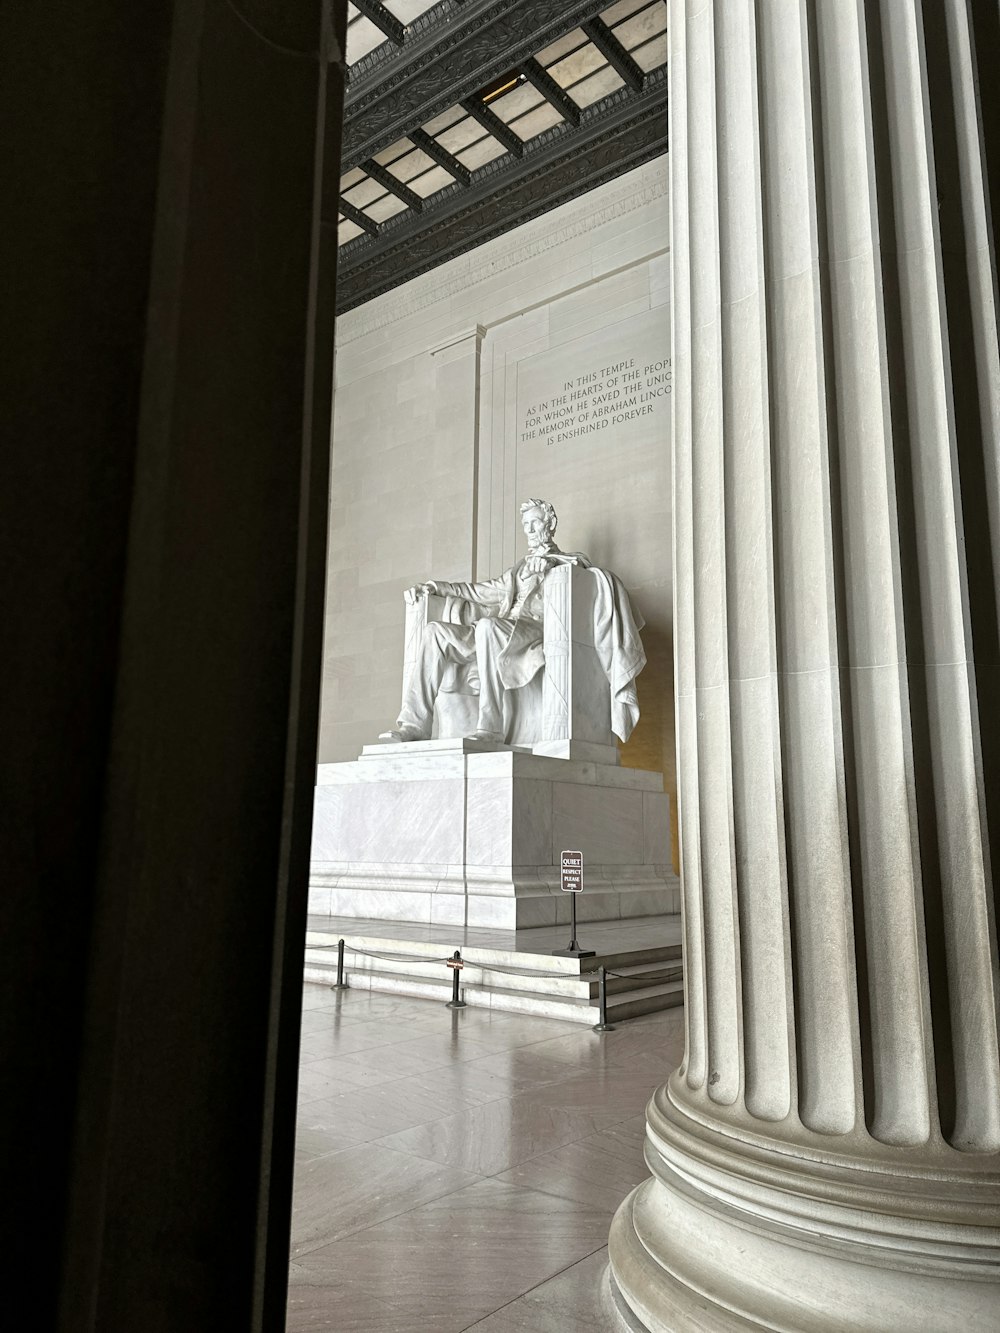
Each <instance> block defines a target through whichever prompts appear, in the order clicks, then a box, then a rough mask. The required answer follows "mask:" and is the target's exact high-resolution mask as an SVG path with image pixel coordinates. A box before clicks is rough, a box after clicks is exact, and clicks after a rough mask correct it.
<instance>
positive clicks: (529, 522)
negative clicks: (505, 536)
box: [521, 500, 559, 548]
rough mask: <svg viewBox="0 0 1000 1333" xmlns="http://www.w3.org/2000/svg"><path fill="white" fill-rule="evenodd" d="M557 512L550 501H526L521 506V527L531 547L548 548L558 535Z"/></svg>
mask: <svg viewBox="0 0 1000 1333" xmlns="http://www.w3.org/2000/svg"><path fill="white" fill-rule="evenodd" d="M558 522H559V520H558V518H556V511H555V509H554V508H553V506H552V505H550V504H549V502H548V500H525V502H524V504H523V505H522V506H521V527H522V528H524V535H525V536H526V537H527V539H528V545H529V547H532V548H534V547H536V546H548V544H549V543H550V542H551V541H552V538H553V537H554V536H555V533H556V525H557V524H558Z"/></svg>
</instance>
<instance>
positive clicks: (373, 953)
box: [307, 939, 663, 1032]
mask: <svg viewBox="0 0 1000 1333" xmlns="http://www.w3.org/2000/svg"><path fill="white" fill-rule="evenodd" d="M334 947H336V950H337V980H336V982H335V983H334V984H333V986H332V987H331V989H332V990H347V989H348V983H347V981H346V980H345V979H344V977H345V973H344V955H345V953H346V951H347V950H348V949H350V951H351V953H354V954H360V955H362V956H363V957H365V958H377V959H379V960H380V961H382V962H387V963H426V964H433V963H443V964H444V966H445V967H447V968H449V970H450V971H451V974H452V975H451V999H450V1000H449V1001H448V1002H447V1003H448V1008H449V1009H465V1008H466V1002H465V1000H463V999H462V998H461V994H460V973H461V972H462V970H463V969H464V968H465V966H466V960H465V959H464V958H463V957H462V952H461V950H460V949H456V950H455V951H454V953H451V954H449V955H448V956H447V957H445V958H432V957H427V956H426V955H423V954H413V953H382V952H379V951H377V950H375V949H361V948H359V947H358V946H357V945H356V944H348V943H347V941H346V940H345V939H339V940H338V941H337V943H336V946H334V945H332V944H310V945H307V948H309V949H314V950H320V949H332V948H334ZM468 966H469V967H476V968H478V969H479V971H480V972H501V973H503V974H504V975H506V976H512V977H540V978H544V979H552V980H557V981H565V980H567V979H569V980H574V979H575V977H574V974H573V973H570V972H539V971H537V970H535V969H534V968H526V967H504V966H502V965H501V964H500V963H481V962H475V961H473V962H469V963H468ZM662 972H663V968H662V966H658V967H656V968H654V969H653V970H652V971H649V972H615V971H614V970H613V969H612V968H609V967H605V966H604V964H603V963H602V964H601V965H600V966H599V967H598V969H597V1012H598V1021H597V1022H596V1023H595V1024H594V1025H593V1030H594V1032H614V1030H615V1028H616V1026H617V1024H615V1023H609V1022H608V977H618V978H619V979H620V980H622V981H642V980H644V979H646V978H662ZM583 975H584V974H583V973H580V978H581V979H582V978H583Z"/></svg>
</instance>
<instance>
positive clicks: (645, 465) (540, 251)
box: [320, 158, 676, 823]
mask: <svg viewBox="0 0 1000 1333" xmlns="http://www.w3.org/2000/svg"><path fill="white" fill-rule="evenodd" d="M667 260H668V255H667V215H666V159H665V158H660V159H658V160H656V161H655V162H652V163H649V164H647V165H646V166H644V167H641V168H639V169H637V170H635V171H632V172H629V173H628V174H627V175H625V176H622V177H620V178H619V179H618V180H616V181H613V182H611V183H610V184H609V185H606V186H604V187H602V188H601V189H598V190H594V191H592V192H591V193H589V194H587V195H585V196H583V197H582V198H581V199H579V200H576V201H574V202H572V203H570V204H566V205H564V206H563V207H561V208H559V209H555V210H553V211H552V212H551V213H548V214H546V215H545V216H544V217H541V218H538V219H536V220H535V221H533V222H530V223H528V224H526V225H525V226H523V227H520V228H518V229H517V230H516V231H514V232H510V233H508V234H507V235H505V236H502V237H500V238H499V239H497V240H496V241H493V242H490V243H489V244H487V245H484V246H481V247H479V248H478V249H477V250H475V251H472V252H471V253H470V254H467V255H463V256H461V257H459V258H458V259H455V260H453V261H451V262H450V263H447V264H444V265H442V266H441V267H439V268H437V269H435V270H434V271H433V272H431V273H429V274H426V275H425V276H423V277H421V278H417V279H415V280H414V281H412V282H409V283H407V284H405V285H404V286H402V287H400V288H397V289H396V290H395V291H392V292H390V293H388V294H386V295H385V296H383V297H379V298H377V299H376V300H374V301H370V302H368V303H367V304H366V305H364V306H361V307H359V308H358V309H356V310H353V311H350V312H349V313H348V314H346V315H345V316H343V317H342V318H341V320H340V321H339V323H338V328H337V349H338V350H337V367H336V369H337V374H336V409H335V417H334V432H333V454H332V481H331V514H330V518H331V522H330V549H329V563H328V569H329V575H328V584H327V623H326V645H325V655H324V692H323V707H322V717H321V730H320V758H321V760H322V761H324V762H332V761H337V760H347V759H353V758H355V757H356V756H357V754H358V753H359V751H360V749H361V746H362V745H363V744H365V743H367V742H370V741H372V740H373V739H374V737H375V736H376V735H377V733H378V732H379V731H380V730H382V729H384V727H385V726H387V725H388V724H389V723H391V722H392V721H393V720H394V719H395V717H396V712H397V709H398V705H399V689H400V679H401V670H402V647H403V610H402V591H403V589H404V587H406V586H407V585H408V584H410V583H412V582H416V581H419V580H423V579H427V578H434V577H437V578H445V579H468V578H471V577H474V578H484V577H488V576H490V575H492V574H496V573H498V572H499V571H500V570H501V569H502V568H504V567H505V566H507V565H509V564H510V563H512V561H513V560H514V559H515V558H517V556H518V555H519V554H520V551H521V546H522V543H523V538H522V537H521V533H520V525H519V523H518V512H517V509H518V503H519V501H520V500H521V499H523V498H525V497H527V496H528V495H540V496H543V497H544V498H546V499H551V500H552V501H553V503H555V505H556V507H557V509H558V510H559V514H560V528H559V533H558V540H559V543H560V545H561V546H563V547H564V549H567V550H582V551H586V552H587V554H588V555H589V556H590V557H591V559H593V560H594V561H596V562H597V563H599V564H603V565H606V566H608V567H609V568H611V569H614V570H615V572H616V573H618V574H620V575H621V576H622V578H623V579H624V580H625V582H626V583H627V585H628V586H629V588H630V589H631V590H632V592H633V594H634V597H635V601H636V604H637V605H638V606H639V608H640V609H641V611H642V613H643V614H644V616H645V617H646V620H647V624H648V628H647V629H646V631H645V632H644V636H643V637H644V641H645V643H646V649H647V653H648V656H649V665H648V666H647V668H646V670H645V672H644V673H643V675H642V677H641V678H640V682H639V698H640V706H641V709H642V718H641V720H640V723H639V726H638V727H637V729H636V732H635V733H634V736H633V738H632V740H631V741H630V742H629V744H628V746H626V747H624V749H623V754H622V761H623V763H626V764H629V765H631V766H633V767H639V768H649V769H658V770H662V771H663V772H664V775H665V780H666V785H667V789H668V791H669V792H670V793H671V795H672V796H673V794H674V792H675V789H676V787H675V778H674V757H673V755H674V743H673V669H672V662H673V653H672V631H671V624H672V615H671V591H670V589H671V528H670V448H669V428H670V427H669V423H670V410H669V409H670V390H671V380H670V352H669V339H670V328H669V326H670V309H669V286H668V275H667ZM674 822H675V823H676V821H674Z"/></svg>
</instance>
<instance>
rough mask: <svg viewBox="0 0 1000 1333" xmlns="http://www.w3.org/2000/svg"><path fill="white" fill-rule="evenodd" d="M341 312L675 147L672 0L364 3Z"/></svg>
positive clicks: (347, 168)
mask: <svg viewBox="0 0 1000 1333" xmlns="http://www.w3.org/2000/svg"><path fill="white" fill-rule="evenodd" d="M347 8H348V34H347V63H348V70H349V87H348V94H347V102H346V107H345V122H344V141H343V158H342V165H341V171H342V174H341V178H340V205H339V221H338V240H339V246H340V260H339V273H338V280H337V286H338V293H339V298H340V309H341V311H342V312H343V311H345V310H349V309H351V308H352V307H353V306H356V305H359V304H360V303H361V302H362V301H367V300H369V299H371V298H372V297H373V296H377V295H379V294H380V293H382V292H385V291H388V290H389V289H390V288H392V287H394V286H396V285H398V284H399V283H402V282H406V281H407V280H408V279H409V278H413V277H416V276H417V274H419V273H423V272H426V271H427V270H428V269H430V268H432V267H433V266H434V265H435V264H439V263H442V262H443V261H444V260H446V259H451V258H452V257H453V256H455V255H458V254H461V253H462V252H463V251H465V250H468V249H470V248H472V247H473V246H475V245H478V244H480V243H481V242H482V241H485V240H489V239H490V238H492V237H494V236H498V235H499V234H500V233H501V232H504V231H506V230H508V229H509V228H511V227H515V226H517V225H518V224H519V223H521V222H524V221H527V219H529V218H532V217H536V216H538V215H539V214H540V213H544V212H545V211H546V210H547V209H549V208H554V207H555V206H556V205H557V204H561V203H565V202H566V201H567V200H568V199H572V198H573V197H574V196H575V195H578V194H582V193H583V192H584V191H585V190H589V189H592V188H593V187H594V186H596V185H600V184H602V183H603V182H604V181H606V180H610V179H611V178H612V177H614V176H617V175H619V174H620V173H621V172H623V171H627V170H629V169H630V168H631V167H635V166H638V165H639V164H640V163H642V162H645V161H646V160H647V159H649V158H651V157H654V156H655V155H656V154H658V153H662V152H664V151H665V150H666V147H667V115H666V98H667V85H666V58H667V37H666V4H665V0H616V3H611V4H609V3H608V0H602V2H601V3H581V0H573V2H572V3H570V2H569V0H505V3H497V0H437V2H436V3H434V2H431V3H428V0H385V3H381V0H354V3H351V4H348V7H347Z"/></svg>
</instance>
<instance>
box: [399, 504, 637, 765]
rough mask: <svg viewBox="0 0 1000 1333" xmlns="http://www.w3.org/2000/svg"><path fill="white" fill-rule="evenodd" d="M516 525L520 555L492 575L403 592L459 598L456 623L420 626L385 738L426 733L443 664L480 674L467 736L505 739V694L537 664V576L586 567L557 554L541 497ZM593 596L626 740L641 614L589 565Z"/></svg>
mask: <svg viewBox="0 0 1000 1333" xmlns="http://www.w3.org/2000/svg"><path fill="white" fill-rule="evenodd" d="M520 512H521V526H522V528H523V529H524V535H525V538H526V539H527V543H528V551H527V554H526V555H525V556H523V557H522V559H520V560H519V561H518V562H517V563H516V564H515V565H513V566H512V568H510V569H508V570H507V571H506V572H505V573H503V574H501V575H500V576H499V577H498V578H495V579H487V580H485V581H484V582H482V583H448V582H444V581H441V580H433V581H431V582H428V583H420V584H417V585H416V586H415V587H412V588H409V589H407V591H406V593H405V594H404V597H405V600H406V601H407V602H409V603H411V604H413V603H415V602H417V601H419V600H420V599H421V598H422V597H427V596H434V595H437V596H441V597H447V598H452V599H454V600H456V601H457V602H459V603H466V604H467V605H466V607H465V608H464V611H465V612H466V613H467V614H463V615H461V616H460V617H459V619H460V620H461V621H469V622H471V623H458V624H455V623H448V624H444V623H438V622H431V623H428V624H427V625H426V626H425V628H424V630H423V637H422V639H421V642H420V645H419V650H418V653H417V657H416V661H415V663H414V667H413V670H412V672H411V674H410V677H409V680H408V683H407V686H406V688H405V690H404V695H403V701H402V707H401V708H400V713H399V718H398V720H397V722H396V726H395V728H394V729H393V730H392V731H387V732H383V733H382V735H381V738H380V739H382V740H384V741H396V742H399V741H419V740H426V739H428V738H429V737H430V735H431V728H432V724H433V716H434V703H435V700H436V699H437V695H438V691H439V689H440V687H441V683H442V680H443V678H444V675H445V672H446V671H447V669H448V667H449V666H450V665H451V664H455V665H458V666H465V667H473V666H474V668H475V673H476V675H477V676H478V680H479V715H478V718H477V721H476V726H475V729H474V730H473V731H472V732H470V733H469V739H471V740H478V741H489V742H495V743H500V742H502V741H503V739H504V694H505V692H506V691H507V690H514V689H519V688H520V687H521V686H523V685H526V684H527V683H528V682H529V681H531V680H532V679H533V678H534V677H535V676H536V675H537V674H538V672H539V671H540V670H541V669H542V667H543V666H544V663H545V654H544V649H543V633H544V630H543V621H544V603H545V599H544V594H543V586H544V581H545V576H546V573H547V572H548V571H549V570H550V569H552V568H553V566H555V565H560V564H570V565H580V566H582V567H583V568H585V569H591V568H593V567H592V566H591V563H590V561H589V560H588V559H587V557H586V556H585V555H582V554H580V553H579V552H573V553H569V552H565V551H561V550H560V549H559V547H558V546H557V545H556V543H555V532H556V525H557V522H558V519H557V517H556V511H555V509H554V508H553V506H552V505H551V504H549V502H548V501H547V500H538V499H529V500H525V502H524V503H523V504H522V505H521V511H520ZM594 572H595V575H597V576H598V579H599V582H600V586H601V595H600V597H599V601H598V606H599V608H600V609H599V611H598V613H597V615H596V617H595V645H596V647H597V650H598V653H599V655H600V656H601V659H602V665H603V666H604V669H605V673H606V674H607V677H608V681H609V684H610V687H611V696H612V697H611V706H612V718H613V722H612V725H613V728H614V730H615V732H616V734H617V735H619V736H620V737H621V738H622V739H627V738H628V734H629V732H630V731H631V730H632V727H633V726H634V724H635V720H636V718H637V717H638V705H637V702H636V696H635V684H634V681H635V677H636V676H637V675H638V673H639V671H641V670H642V667H643V665H644V664H645V655H644V653H643V651H642V645H641V642H640V640H639V629H641V627H642V618H641V616H639V615H638V614H637V613H635V612H634V611H633V610H632V608H631V606H630V604H629V599H628V594H627V593H626V592H625V589H624V587H623V586H622V585H621V583H620V582H619V580H618V579H617V578H616V577H615V576H614V575H613V574H609V573H607V572H605V571H600V570H596V569H595V571H594Z"/></svg>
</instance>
